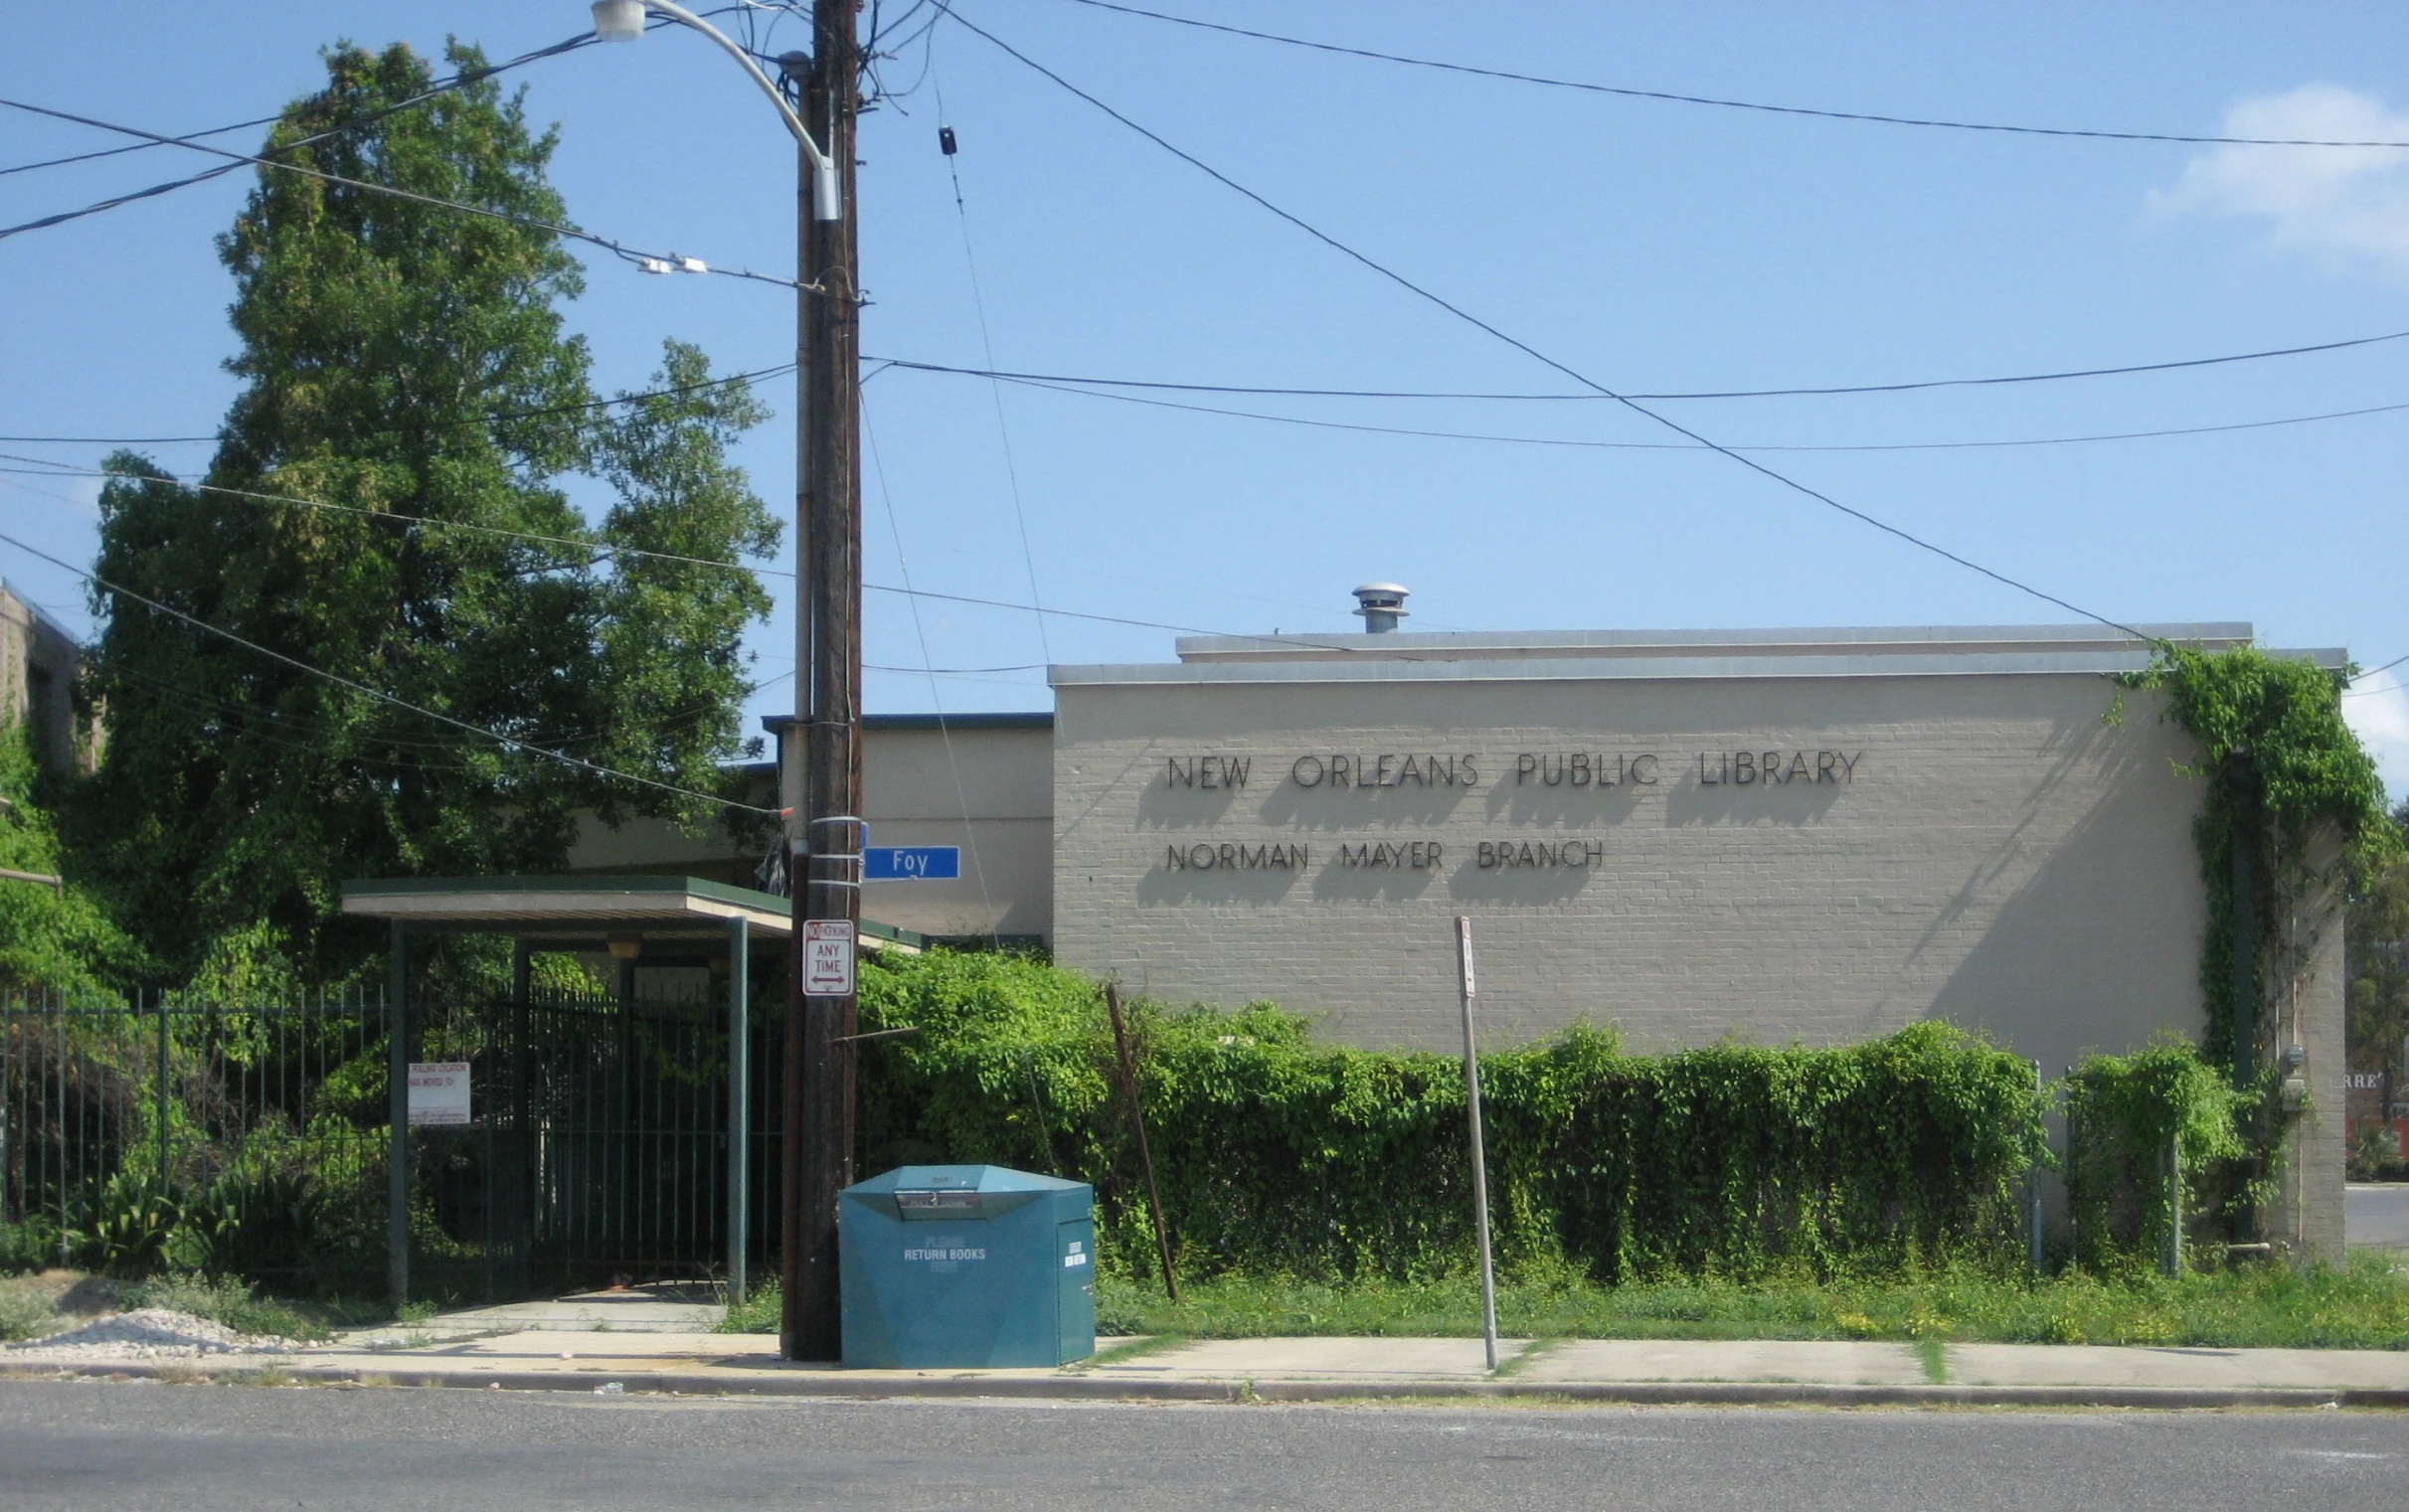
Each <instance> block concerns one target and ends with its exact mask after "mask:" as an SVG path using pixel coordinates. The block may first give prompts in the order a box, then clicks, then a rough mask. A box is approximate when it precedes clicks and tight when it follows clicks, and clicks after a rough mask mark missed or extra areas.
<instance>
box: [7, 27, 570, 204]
mask: <svg viewBox="0 0 2409 1512" xmlns="http://www.w3.org/2000/svg"><path fill="white" fill-rule="evenodd" d="M593 41H594V37H593V35H592V34H591V33H588V34H585V35H582V36H578V37H572V38H570V39H569V40H568V41H566V42H557V43H554V44H553V45H552V46H551V47H548V48H538V49H537V50H536V51H534V52H532V53H522V54H520V55H519V56H518V57H516V58H512V59H507V60H505V61H504V62H501V63H498V64H494V65H492V66H491V67H489V68H484V69H464V70H462V71H461V72H459V73H457V74H454V75H451V76H450V77H448V78H445V79H440V80H436V81H434V83H433V84H432V85H431V86H430V87H429V88H427V89H425V90H422V91H421V92H419V93H417V94H414V95H412V96H410V97H409V98H408V99H403V100H396V101H395V102H394V103H392V104H390V105H381V106H379V107H378V108H376V109H374V110H367V111H363V112H362V113H360V114H358V115H355V116H352V117H350V118H348V119H346V120H342V121H338V122H336V123H335V124H334V125H331V126H328V127H326V128H325V129H324V130H322V131H315V132H312V133H311V134H310V135H308V136H305V137H302V138H300V139H299V140H297V141H290V142H286V143H285V144H284V145H282V146H280V147H271V148H268V149H267V150H268V151H271V152H296V151H299V150H300V149H301V148H303V147H307V146H311V145H313V144H315V143H318V142H322V141H325V140H327V139H328V138H329V137H335V136H340V135H342V134H343V133H344V132H346V131H356V130H358V129H359V128H360V127H362V126H366V125H372V124H374V123H375V122H377V121H380V120H383V119H385V117H387V116H389V115H395V114H399V113H400V112H401V111H404V110H412V109H416V108H417V107H419V106H420V105H423V104H425V103H427V102H428V101H429V100H430V99H435V98H438V97H440V96H442V95H444V94H448V93H450V92H451V91H452V90H454V89H458V88H462V87H464V86H466V85H468V84H476V83H479V82H480V81H483V80H487V79H491V78H493V77H494V76H495V75H497V74H500V73H503V72H505V71H507V70H510V69H515V68H518V67H520V66H522V65H524V64H530V63H535V62H537V61H539V60H541V59H545V58H552V57H556V56H558V55H560V54H562V53H567V52H570V51H573V50H574V49H577V48H581V47H584V46H586V45H588V44H589V43H591V42H593ZM27 108H32V107H30V106H29V107H27ZM67 118H68V119H71V120H73V119H78V118H77V117H73V116H70V117H67ZM281 119H283V116H282V115H280V114H279V115H268V116H262V117H260V118H258V119H257V120H250V121H238V122H236V123H235V124H234V125H231V126H219V127H216V128H215V129H213V130H209V131H193V132H188V133H186V134H185V135H183V136H174V137H153V136H150V133H147V132H131V133H128V134H130V135H137V136H145V137H149V139H148V140H145V141H141V142H137V143H135V144H133V145H131V146H126V147H112V148H110V149H109V151H108V152H92V153H85V154H83V155H82V156H81V157H74V158H59V159H55V160H54V161H53V162H52V163H27V164H22V165H20V166H21V168H43V167H52V166H55V165H56V164H57V163H67V162H81V161H84V160H85V159H86V158H93V157H105V156H108V155H109V154H110V153H117V152H142V151H147V150H148V149H150V148H152V147H194V148H196V149H197V150H199V151H203V152H216V151H217V150H218V149H216V148H214V147H201V146H200V145H199V141H200V138H202V137H205V136H223V135H225V134H227V133H228V132H230V131H241V130H245V129H247V128H249V127H252V126H263V125H268V124H271V123H273V122H275V121H278V120H281ZM79 124H98V123H97V122H85V121H79ZM110 129H119V128H110ZM241 166H242V164H240V163H228V164H226V165H225V166H223V167H219V168H212V169H209V170H208V171H207V172H204V173H196V174H192V175H190V176H189V177H186V178H180V179H171V180H169V181H168V182H166V183H164V184H153V185H151V186H150V187H149V188H147V189H137V190H133V191H132V192H130V193H127V194H120V195H115V196H112V197H110V198H108V199H105V200H101V201H98V202H96V203H94V204H90V205H86V206H85V207H84V208H83V209H81V210H69V211H62V212H60V213H59V214H57V215H49V216H44V217H42V218H41V219H40V220H35V221H28V222H26V223H24V224H23V225H21V226H12V227H9V228H7V229H6V230H0V238H7V237H13V236H15V235H17V234H18V233H20V232H27V231H45V230H48V229H49V228H51V227H53V226H64V225H66V224H67V223H68V222H70V221H80V220H82V219H84V218H85V217H86V216H91V215H98V214H99V213H101V212H102V211H106V210H115V209H116V208H117V207H119V206H120V205H131V204H133V203H134V202H136V201H138V200H147V199H153V198H155V197H157V196H159V195H163V194H168V193H170V192H172V191H174V190H178V189H189V188H191V187H192V186H193V185H195V184H204V183H207V182H208V181H210V180H211V179H215V178H223V177H224V176H226V175H227V174H229V173H232V172H234V171H235V170H236V169H237V168H239V167H241ZM11 171H16V170H11Z"/></svg>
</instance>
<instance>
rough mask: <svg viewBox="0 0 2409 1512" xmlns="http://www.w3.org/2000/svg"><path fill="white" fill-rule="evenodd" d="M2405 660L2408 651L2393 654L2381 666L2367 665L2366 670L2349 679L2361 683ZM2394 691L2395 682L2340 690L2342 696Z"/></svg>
mask: <svg viewBox="0 0 2409 1512" xmlns="http://www.w3.org/2000/svg"><path fill="white" fill-rule="evenodd" d="M2405 661H2409V652H2404V653H2403V654H2401V655H2399V656H2395V657H2394V658H2392V660H2390V661H2388V662H2386V663H2384V664H2383V665H2382V666H2380V667H2369V668H2368V669H2367V670H2366V671H2364V672H2361V673H2360V674H2358V676H2356V677H2353V678H2352V679H2350V680H2351V681H2352V682H2353V683H2362V682H2365V681H2366V680H2367V679H2368V678H2370V677H2373V676H2375V675H2376V674H2377V673H2378V672H2389V671H2391V670H2392V669H2393V668H2394V667H2397V666H2399V665H2400V664H2401V663H2402V662H2405ZM2395 691H2397V684H2396V685H2394V686H2387V687H2382V688H2355V687H2353V688H2344V689H2343V690H2342V694H2341V696H2342V697H2344V698H2357V697H2358V696H2359V695H2361V694H2363V693H2391V692H2395Z"/></svg>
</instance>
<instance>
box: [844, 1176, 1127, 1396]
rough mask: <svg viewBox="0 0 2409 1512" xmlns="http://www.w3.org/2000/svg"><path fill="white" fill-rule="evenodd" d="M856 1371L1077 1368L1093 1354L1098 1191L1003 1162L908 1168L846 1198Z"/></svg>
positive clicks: (848, 1344) (851, 1356) (851, 1352)
mask: <svg viewBox="0 0 2409 1512" xmlns="http://www.w3.org/2000/svg"><path fill="white" fill-rule="evenodd" d="M837 1264H838V1279H839V1283H840V1285H841V1286H842V1287H843V1291H844V1331H845V1363H846V1364H847V1365H850V1366H855V1367H867V1368H876V1369H888V1370H895V1369H902V1370H916V1369H931V1368H950V1369H979V1368H995V1367H1007V1366H1022V1367H1026V1366H1047V1365H1067V1364H1069V1363H1070V1362H1071V1361H1073V1360H1080V1359H1085V1358H1086V1357H1087V1356H1089V1355H1092V1354H1094V1353H1095V1352H1096V1221H1095V1193H1094V1190H1093V1189H1092V1188H1090V1187H1089V1186H1087V1185H1086V1184H1085V1183H1084V1182H1077V1181H1063V1180H1060V1179H1058V1178H1056V1177H1053V1176H1038V1175H1034V1174H1032V1173H1030V1172H1028V1171H1012V1170H1006V1169H1005V1168H1004V1167H1002V1166H996V1165H907V1166H901V1167H898V1168H897V1169H895V1170H892V1171H889V1172H887V1173H886V1174H885V1175H883V1176H873V1177H871V1178H870V1179H869V1180H868V1181H864V1182H859V1183H857V1184H855V1185H853V1186H849V1187H847V1188H845V1190H844V1191H842V1192H841V1193H839V1194H837Z"/></svg>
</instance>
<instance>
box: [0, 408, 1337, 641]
mask: <svg viewBox="0 0 2409 1512" xmlns="http://www.w3.org/2000/svg"><path fill="white" fill-rule="evenodd" d="M0 459H7V460H11V461H23V462H34V463H37V464H39V465H41V466H44V467H49V468H52V469H54V470H53V471H51V472H47V473H43V474H41V476H44V477H88V478H119V479H123V480H124V481H126V482H129V483H140V482H158V483H167V484H172V485H174V486H176V487H180V488H191V489H194V490H196V491H198V492H202V493H216V494H224V495H227V496H228V497H231V498H238V499H249V500H252V501H254V502H257V503H265V504H289V505H294V506H296V507H299V508H302V509H324V510H331V511H333V512H335V513H337V514H349V515H363V516H367V517H369V518H371V519H378V520H388V521H392V522H394V523H396V524H399V525H402V526H405V527H410V526H424V527H431V528H433V529H437V530H458V531H467V532H469V533H471V534H474V535H480V536H499V537H508V538H510V539H514V540H520V541H535V542H540V543H543V544H546V545H551V546H567V547H575V548H576V549H578V550H580V551H585V552H590V553H592V554H593V557H594V560H596V561H601V560H603V559H604V558H611V557H633V558H638V559H646V560H650V561H655V562H677V563H684V564H686V565H687V566H690V567H717V568H725V569H727V570H728V571H729V572H734V573H752V574H755V575H756V576H759V577H764V578H787V579H791V578H793V577H794V574H793V573H792V572H790V571H789V570H787V569H785V568H780V567H763V566H759V565H756V564H753V563H746V562H725V561H721V560H720V559H718V558H715V557H685V556H679V555H677V554H675V553H672V552H653V551H644V550H642V549H640V548H637V547H632V546H611V545H608V544H606V543H602V542H596V541H580V540H576V539H575V538H573V537H569V536H550V535H541V534H538V533H536V532H534V531H524V530H505V529H503V528H502V527H500V526H496V525H473V524H470V523H468V522H467V521H464V520H437V519H432V518H428V517H423V516H411V515H397V514H392V513H389V512H387V511H384V510H374V509H362V508H360V507H359V506H357V505H353V504H335V503H330V502H328V501H327V500H324V499H304V498H300V497H297V496H295V495H291V494H273V493H259V492H256V491H254V490H252V489H247V488H223V487H218V486H216V485H213V484H208V483H184V482H181V481H179V480H178V479H176V478H173V477H161V476H157V475H155V474H142V475H135V474H131V473H122V472H106V471H102V470H100V469H98V468H91V467H75V466H71V465H69V464H67V463H65V462H54V461H52V460H50V459H49V458H47V457H22V456H15V455H13V454H11V453H8V452H0ZM69 571H71V572H73V571H74V569H72V568H71V569H69ZM862 587H863V588H867V589H869V590H870V591H872V592H878V593H897V594H903V595H906V596H909V597H913V598H934V599H938V600H940V601H942V602H946V603H966V604H975V605H977V606H979V607H981V608H991V609H1011V610H1013V611H1015V612H1018V613H1023V614H1051V615H1054V616H1056V617H1057V618H1062V619H1084V620H1089V621H1092V622H1094V623H1097V624H1114V625H1128V626H1131V627H1133V628H1136V629H1141V630H1169V631H1172V632H1173V633H1175V634H1180V635H1228V634H1230V633H1231V632H1230V631H1228V630H1215V629H1207V628H1204V627H1202V626H1199V625H1192V624H1172V623H1169V622H1167V621H1164V620H1159V619H1130V618H1126V617H1124V616H1122V615H1118V614H1093V613H1086V612H1083V611H1081V610H1078V609H1063V608H1055V607H1053V606H1051V605H1049V606H1047V607H1044V608H1040V607H1039V606H1037V605H1036V604H1033V603H1014V602H1012V601H1011V600H1009V599H1004V598H977V597H972V596H969V595H966V594H962V593H940V592H935V591H933V590H931V589H929V588H910V587H905V588H896V587H895V586H893V585H892V584H885V583H867V582H865V583H864V584H863V585H862ZM1249 638H1251V639H1255V640H1273V639H1294V637H1275V636H1268V635H1255V636H1251V637H1249ZM1306 643H1309V644H1313V645H1315V646H1316V647H1318V646H1320V642H1318V641H1313V642H1303V641H1299V644H1306Z"/></svg>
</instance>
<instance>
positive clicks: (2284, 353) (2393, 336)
mask: <svg viewBox="0 0 2409 1512" xmlns="http://www.w3.org/2000/svg"><path fill="white" fill-rule="evenodd" d="M2402 340H2409V331H2387V332H2385V333H2384V334H2383V335H2381V336H2353V337H2351V338H2349V339H2348V340H2344V341H2323V342H2318V343H2316V344H2315V345H2311V346H2299V347H2275V348H2271V349H2269V350H2266V351H2258V352H2234V353H2230V354H2228V355H2226V356H2222V357H2188V358H2183V359H2180V360H2178V361H2173V362H2145V363H2134V364H2130V365H2128V366H2125V367H2117V368H2073V369H2067V370H2063V371H2060V372H2055V373H2016V374H2009V375H2006V376H2002V377H1994V378H1928V379H1917V380H1912V381H1909V382H1904V383H1886V384H1835V385H1826V386H1822V387H1818V388H1807V389H1710V390H1688V391H1683V392H1679V393H1666V394H1643V393H1638V392H1633V393H1630V394H1625V395H1623V396H1622V397H1623V398H1624V399H1638V400H1648V401H1651V402H1652V401H1656V400H1676V399H1680V400H1689V399H1797V398H1807V397H1827V396H1832V395H1845V394H1909V393H1914V392H1917V391H1920V390H1925V389H1979V388H1992V387H1999V386H2004V385H2010V384H2040V383H2057V382H2061V381H2063V380H2066V379H2076V378H2121V377H2125V376H2127V375H2129V374H2134V373H2171V372H2176V371H2178V370H2181V369H2185V368H2213V367H2222V366H2224V365H2226V364H2228V363H2237V362H2260V361H2264V360H2266V359H2268V358H2273V357H2306V356H2311V355H2314V354H2316V353H2320V352H2340V351H2345V350H2347V349H2349V348H2351V347H2366V346H2375V345H2378V344H2379V343H2383V342H2390V341H2402ZM863 360H864V361H866V362H883V363H885V364H886V365H887V366H889V367H894V368H908V369H910V370H912V371H913V372H917V373H952V374H958V375H960V376H962V377H965V378H1000V379H1005V380H1018V381H1021V382H1024V383H1052V384H1082V385H1088V386H1092V387H1096V388H1105V389H1159V390H1164V391H1167V392H1171V393H1184V394H1240V395H1257V396H1261V397H1265V398H1296V399H1447V400H1458V399H1469V400H1511V401H1517V402H1534V401H1535V402H1563V401H1571V402H1578V403H1581V404H1597V403H1599V402H1600V401H1602V400H1604V399H1605V398H1606V396H1605V395H1603V394H1597V393H1590V394H1499V393H1494V392H1489V393H1483V392H1477V391H1448V390H1431V389H1297V388H1275V387H1269V386H1264V385H1242V384H1188V383H1168V382H1163V381H1160V380H1152V379H1139V378H1095V377H1089V376H1084V375H1074V374H1068V373H1011V372H998V371H995V370H993V369H989V368H959V367H951V366H948V365H946V364H945V363H936V362H914V361H912V360H910V359H909V358H903V357H865V358H864V359H863ZM0 439H5V437H0Z"/></svg>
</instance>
